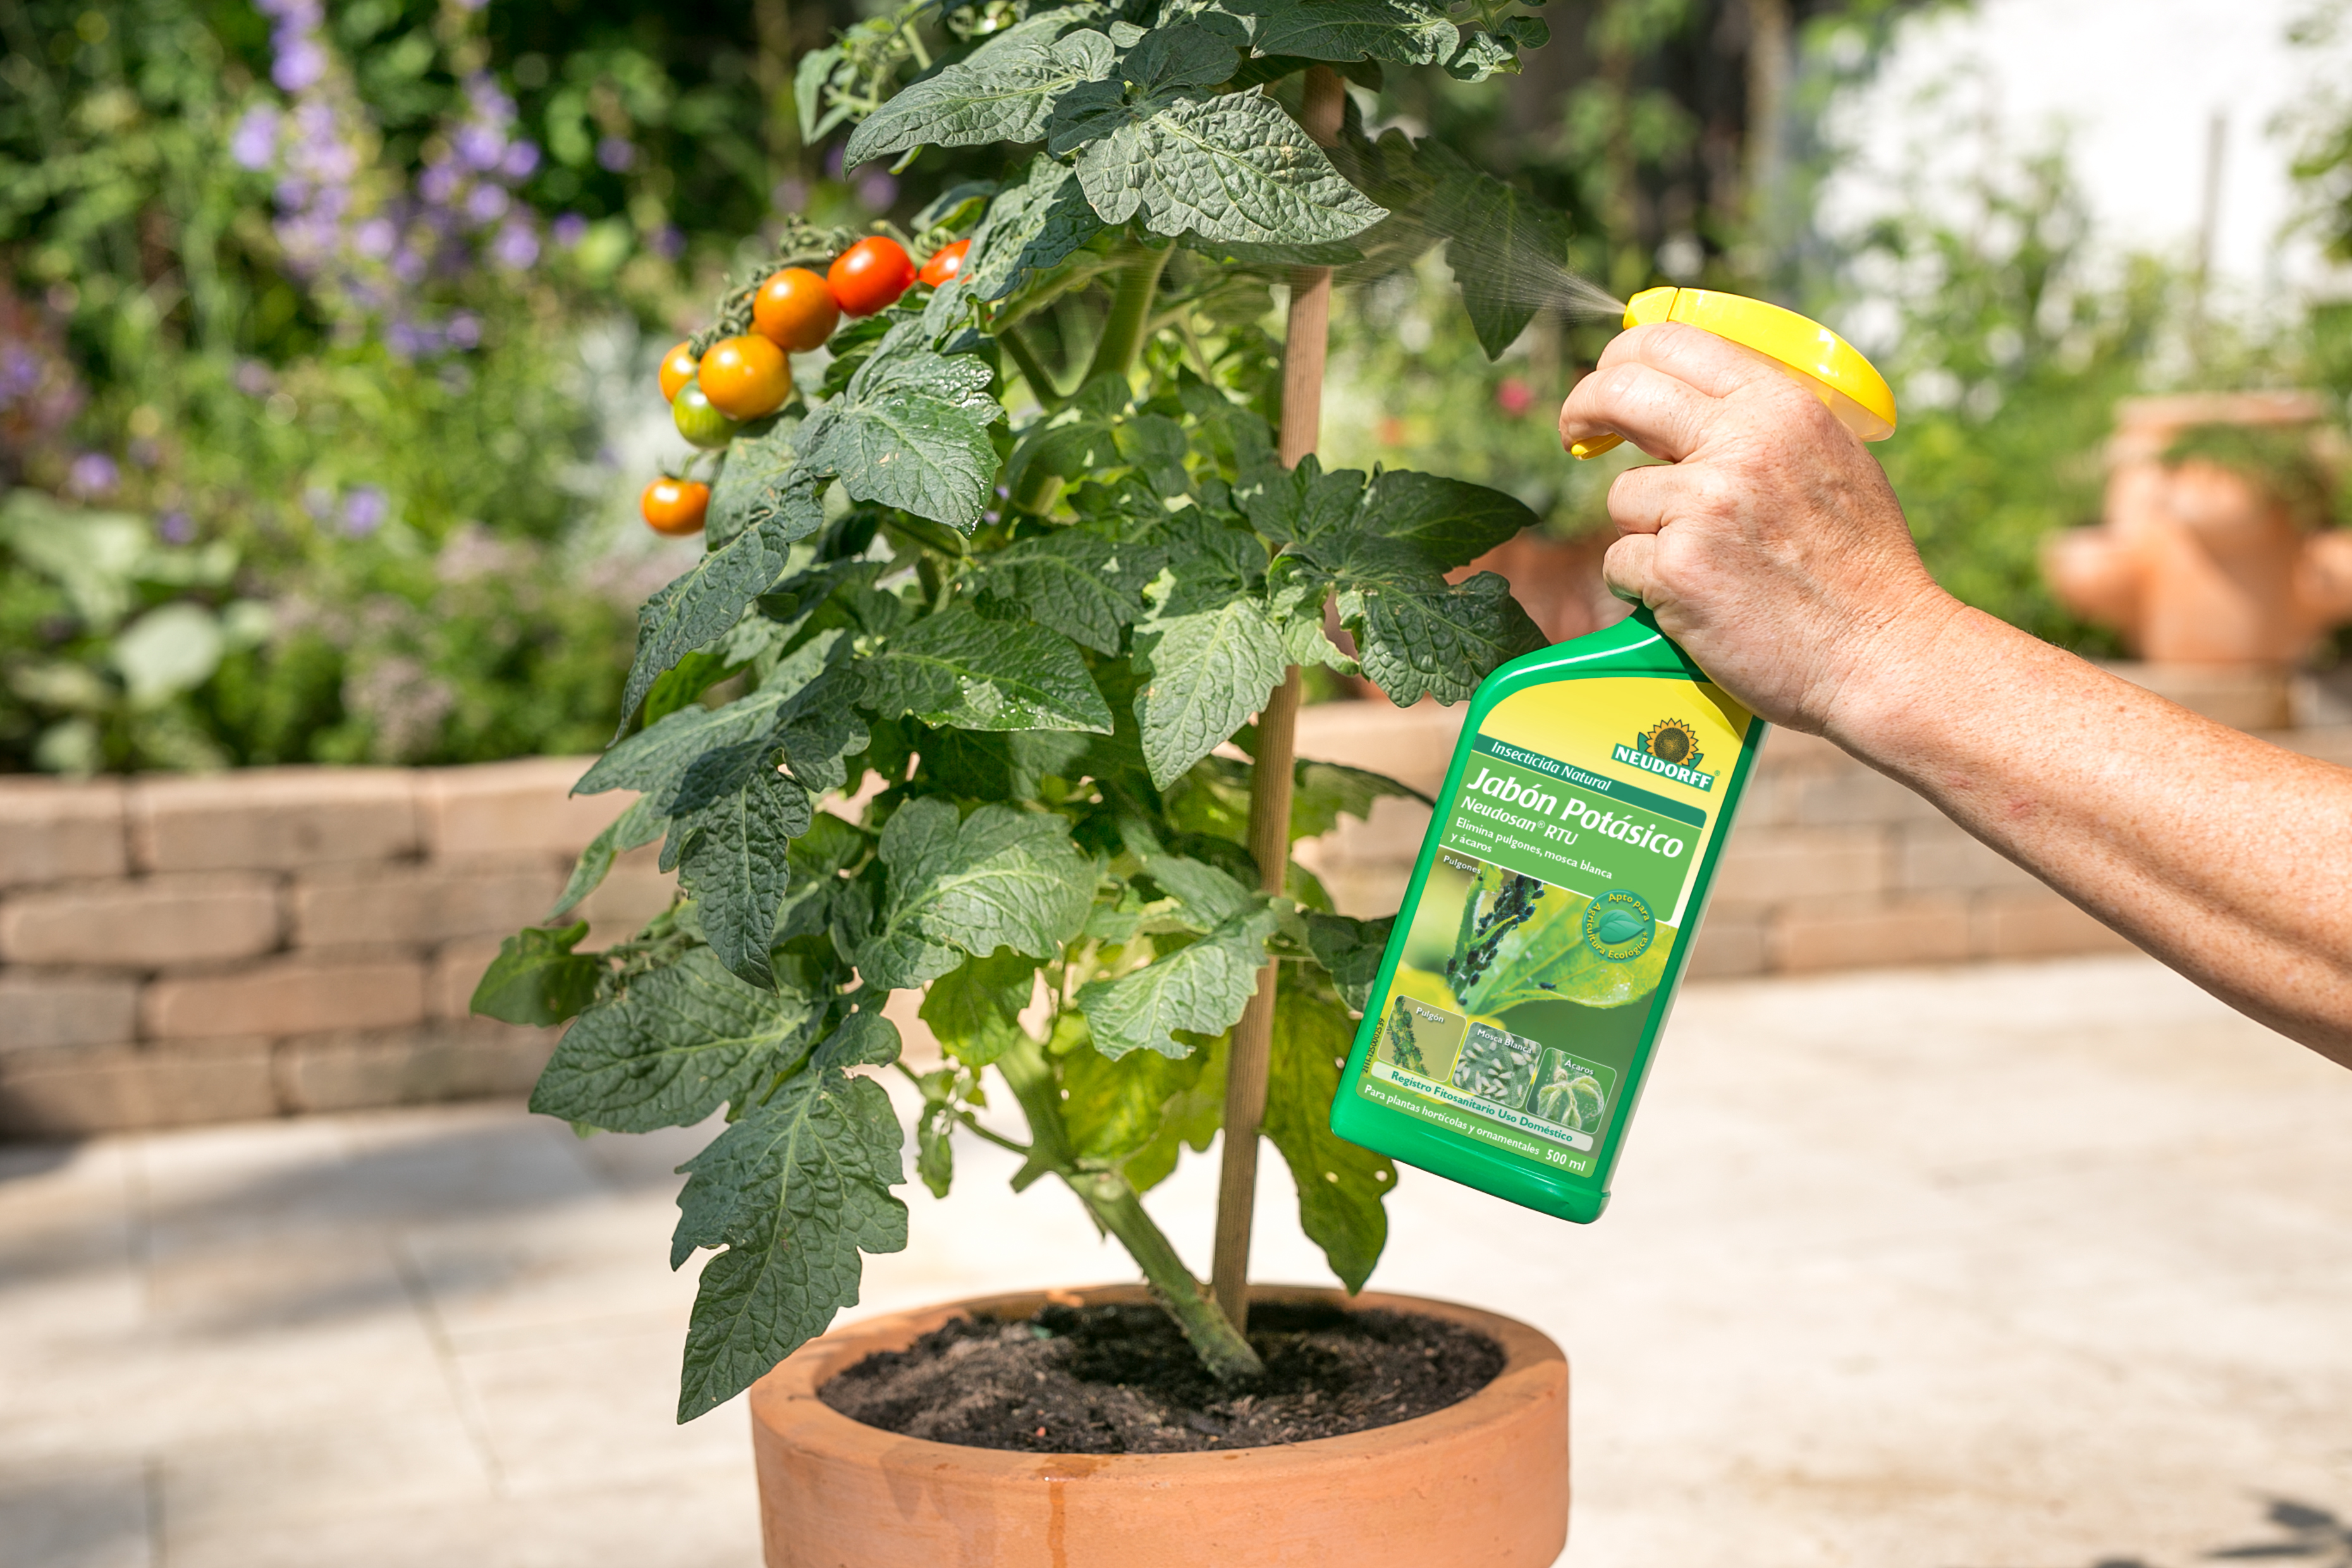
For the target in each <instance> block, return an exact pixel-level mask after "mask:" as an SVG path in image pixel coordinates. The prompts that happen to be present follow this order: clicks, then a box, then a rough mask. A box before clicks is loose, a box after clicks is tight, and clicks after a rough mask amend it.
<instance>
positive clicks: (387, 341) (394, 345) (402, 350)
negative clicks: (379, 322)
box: [383, 321, 433, 359]
mask: <svg viewBox="0 0 2352 1568" xmlns="http://www.w3.org/2000/svg"><path fill="white" fill-rule="evenodd" d="M383 346H384V347H385V348H387V349H389V350H391V351H392V355H393V357H394V359H417V358H420V357H422V356H423V355H425V354H426V353H431V352H432V349H433V340H432V339H431V338H430V337H428V336H426V335H425V331H424V329H422V328H421V327H419V326H417V325H416V324H415V322H414V321H394V322H393V323H392V325H390V326H389V327H386V328H385V329H384V331H383Z"/></svg>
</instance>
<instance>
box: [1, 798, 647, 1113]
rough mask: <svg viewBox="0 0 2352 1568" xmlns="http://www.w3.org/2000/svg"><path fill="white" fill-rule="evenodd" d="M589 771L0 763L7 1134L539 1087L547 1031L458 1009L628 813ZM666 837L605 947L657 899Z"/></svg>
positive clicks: (624, 900) (611, 923) (600, 933)
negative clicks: (581, 785) (109, 772)
mask: <svg viewBox="0 0 2352 1568" xmlns="http://www.w3.org/2000/svg"><path fill="white" fill-rule="evenodd" d="M584 766H585V763H584V761H583V759H579V758H565V757H550V758H534V759H530V760H528V761H523V762H515V763H491V764H488V765H485V766H480V767H468V768H442V769H418V770H405V769H391V768H384V769H376V768H351V769H339V768H270V769H257V770H253V771H249V772H245V773H225V774H218V775H213V776H207V777H202V778H171V777H161V778H141V779H135V780H131V781H121V780H112V779H100V780H93V781H89V782H86V783H68V782H66V781H61V780H53V779H33V778H6V779H0V1134H15V1135H26V1134H43V1133H60V1132H74V1131H88V1130H95V1129H100V1128H121V1127H145V1126H162V1125H170V1124H174V1123H183V1122H198V1121H234V1120H239V1119H244V1118H249V1117H258V1116H272V1115H283V1114H289V1113H294V1112H299V1111H306V1110H347V1109H352V1108H355V1107H360V1106H372V1105H393V1104H401V1103H405V1102H410V1101H417V1100H445V1099H455V1098H461V1097H464V1096H467V1095H479V1094H507V1093H517V1092H520V1091H521V1090H523V1089H527V1088H528V1087H529V1086H530V1081H531V1079H533V1077H535V1076H536V1075H537V1073H538V1070H539V1067H540V1064H541V1062H542V1061H544V1060H545V1059H546V1057H547V1053H548V1050H549V1049H550V1048H551V1045H552V1043H553V1042H552V1032H551V1031H546V1030H537V1029H519V1028H514V1027H510V1026H507V1025H502V1024H497V1023H493V1022H490V1021H489V1020H487V1019H478V1018H470V1017H468V1016H467V1012H466V1005H467V1000H468V999H469V998H470V997H471V995H472V993H473V988H474V983H475V982H476V980H478V978H479V977H480V975H481V972H482V969H483V966H484V965H485V964H487V963H488V962H489V959H490V957H491V955H492V954H494V953H496V952H497V951H498V944H499V937H500V936H502V935H504V934H506V933H508V932H509V931H513V930H514V929H515V928H516V927H518V926H520V925H523V924H527V923H529V922H530V921H536V920H538V919H540V918H541V917H542V916H544V915H545V914H546V912H547V909H548V906H549V905H550V904H551V903H553V902H554V900H555V896H556V894H557V892H558V891H559V890H560V889H562V886H563V879H564V878H565V876H566V875H567V874H568V873H569V871H570V869H571V866H572V858H573V857H574V856H576V855H577V854H578V853H579V851H580V849H581V847H583V845H585V844H586V843H587V841H588V840H589V839H590V838H592V837H594V836H595V835H596V833H597V832H598V831H599V830H600V829H602V828H603V827H604V825H605V823H607V822H608V821H610V820H611V819H612V818H613V816H615V815H616V814H617V813H618V812H619V811H620V809H621V808H622V807H623V806H625V805H626V804H627V803H628V800H629V798H630V797H629V796H627V795H598V796H593V797H587V798H581V799H571V798H567V795H566V792H567V791H569V790H570V788H571V786H572V782H573V781H574V780H575V779H577V778H578V777H579V776H580V773H581V772H582V770H583V767H584ZM654 853H655V851H654V850H652V849H651V848H647V849H646V850H642V851H639V852H637V853H636V854H635V855H632V856H629V857H626V858H624V859H623V860H622V861H621V862H620V864H618V865H617V866H615V867H614V871H613V874H612V876H611V878H610V879H608V880H607V881H606V882H605V884H604V887H603V888H602V889H598V891H597V892H596V894H595V895H594V896H593V898H591V899H590V900H589V901H588V904H587V906H586V908H585V909H584V910H583V913H584V914H585V916H586V917H587V918H588V919H589V921H591V924H592V928H593V930H592V934H591V938H590V940H591V941H592V942H595V941H607V940H611V939H612V938H614V937H615V936H620V935H624V934H625V933H626V932H627V931H631V930H634V929H635V927H636V926H637V925H639V924H641V923H642V922H643V921H645V920H646V919H647V918H648V917H649V916H651V915H652V914H653V913H655V912H656V911H657V910H661V909H663V908H665V907H667V904H668V902H669V897H670V888H669V883H670V879H669V878H667V877H665V876H663V875H661V874H660V873H659V872H658V871H657V870H656V868H654V866H653V864H652V859H651V857H652V856H653V854H654Z"/></svg>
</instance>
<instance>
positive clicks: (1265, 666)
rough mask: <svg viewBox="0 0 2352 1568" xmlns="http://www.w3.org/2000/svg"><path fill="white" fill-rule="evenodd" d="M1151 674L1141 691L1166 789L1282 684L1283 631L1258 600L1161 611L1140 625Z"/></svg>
mask: <svg viewBox="0 0 2352 1568" xmlns="http://www.w3.org/2000/svg"><path fill="white" fill-rule="evenodd" d="M1136 652H1137V658H1138V662H1139V664H1142V665H1144V666H1146V667H1147V668H1148V669H1149V671H1150V679H1149V680H1148V681H1147V682H1146V683H1145V684H1144V686H1143V687H1142V688H1141V689H1139V691H1138V692H1137V693H1136V699H1135V716H1136V718H1137V720H1138V721H1139V722H1140V723H1141V724H1142V726H1143V754H1144V757H1145V759H1146V761H1147V762H1148V763H1150V768H1151V782H1152V783H1153V784H1156V785H1158V786H1159V787H1160V788H1161V789H1165V788H1167V787H1168V786H1169V785H1170V784H1172V783H1174V782H1175V781H1176V780H1177V779H1179V778H1181V777H1182V776H1183V774H1184V773H1185V772H1186V770H1188V769H1190V768H1191V767H1192V764H1193V763H1197V762H1199V761H1200V760H1201V759H1202V757H1205V756H1207V755H1208V754H1209V753H1210V752H1212V751H1214V750H1215V749H1216V748H1217V747H1218V746H1220V745H1222V744H1223V743H1224V742H1225V741H1226V740H1227V739H1228V738H1230V737H1231V736H1232V734H1233V732H1234V731H1235V730H1238V729H1240V728H1241V726H1242V724H1243V723H1244V721H1246V720H1247V719H1248V718H1249V716H1250V715H1251V714H1253V713H1255V712H1256V711H1257V710H1259V709H1260V708H1262V707H1264V706H1265V700H1266V698H1267V697H1268V696H1269V695H1271V694H1272V693H1273V690H1274V689H1275V688H1276V686H1277V685H1279V684H1281V681H1282V678H1283V674H1284V671H1285V669H1286V668H1287V664H1288V661H1287V659H1286V657H1285V654H1286V650H1285V648H1284V646H1283V641H1282V636H1281V633H1280V632H1279V631H1277V630H1276V627H1275V625H1274V622H1273V621H1272V620H1270V619H1268V618H1267V616H1266V613H1265V607H1264V606H1263V605H1260V604H1259V603H1258V601H1257V600H1256V599H1255V598H1252V597H1248V596H1236V597H1234V598H1232V599H1229V600H1227V601H1226V602H1225V603H1224V604H1222V605H1217V606H1216V607H1214V608H1213V609H1202V610H1196V611H1194V612H1192V614H1189V615H1178V616H1168V617H1161V616H1158V615H1156V614H1155V616H1153V617H1152V618H1151V619H1150V620H1147V621H1145V622H1144V623H1143V624H1142V625H1141V626H1139V627H1138V628H1137V631H1136Z"/></svg>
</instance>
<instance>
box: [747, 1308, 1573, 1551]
mask: <svg viewBox="0 0 2352 1568" xmlns="http://www.w3.org/2000/svg"><path fill="white" fill-rule="evenodd" d="M1252 1298H1253V1300H1257V1301H1263V1302H1277V1301H1280V1302H1297V1303H1301V1304H1310V1303H1311V1304H1316V1305H1327V1306H1346V1307H1354V1308H1387V1309H1389V1310H1392V1311H1401V1312H1417V1313H1421V1314H1423V1315H1425V1316H1428V1317H1434V1318H1443V1319H1445V1320H1447V1321H1452V1322H1456V1323H1461V1324H1464V1325H1465V1326H1467V1327H1469V1328H1473V1329H1475V1330H1477V1331H1479V1332H1480V1333H1483V1334H1485V1335H1486V1336H1487V1337H1488V1338H1489V1339H1491V1340H1493V1341H1494V1342H1496V1344H1498V1345H1500V1346H1501V1347H1502V1349H1503V1357H1504V1360H1503V1370H1502V1372H1501V1373H1499V1374H1498V1375H1497V1376H1496V1379H1495V1381H1494V1382H1493V1383H1490V1384H1487V1385H1486V1387H1485V1388H1483V1389H1481V1390H1479V1391H1478V1392H1477V1393H1476V1394H1472V1395H1471V1396H1470V1397H1469V1398H1467V1399H1465V1400H1463V1401H1462V1402H1461V1403H1460V1404H1458V1405H1449V1406H1447V1407H1446V1408H1445V1409H1444V1410H1439V1411H1435V1412H1433V1413H1432V1414H1430V1415H1423V1416H1421V1417H1420V1418H1418V1419H1416V1420H1412V1421H1403V1422H1399V1423H1398V1424H1397V1425H1395V1426H1381V1427H1375V1428H1373V1429H1372V1430H1370V1431H1368V1432H1357V1433H1352V1434H1350V1435H1349V1436H1344V1437H1325V1438H1319V1439H1318V1440H1316V1441H1314V1442H1308V1443H1293V1444H1287V1445H1284V1446H1281V1447H1265V1448H1237V1449H1234V1450H1233V1451H1232V1452H1229V1453H1211V1454H1121V1455H1092V1454H1025V1453H1013V1452H1010V1451H1006V1450H1002V1449H994V1448H971V1447H962V1446H961V1445H957V1444H950V1443H933V1442H928V1441H925V1440H923V1439H920V1438H916V1437H902V1436H898V1435H897V1434H895V1433H891V1432H885V1431H883V1430H881V1429H880V1428H878V1427H874V1426H865V1425H862V1424H861V1423H858V1422H856V1421H852V1420H851V1419H850V1418H849V1417H847V1416H846V1415H841V1414H839V1413H838V1412H836V1411H835V1410H833V1409H832V1408H830V1407H829V1406H827V1405H825V1404H824V1402H823V1401H822V1400H820V1399H819V1398H818V1397H817V1390H818V1389H820V1388H821V1387H823V1386H824V1383H825V1381H826V1380H827V1379H829V1378H831V1377H833V1376H834V1375H835V1373H840V1372H842V1371H844V1370H845V1369H846V1368H848V1367H850V1366H852V1365H854V1364H856V1363H858V1362H860V1361H862V1360H864V1359H865V1358H866V1357H867V1356H869V1355H872V1354H874V1353H876V1352H880V1351H895V1350H904V1349H905V1348H906V1347H907V1346H908V1345H909V1344H911V1343H913V1342H915V1340H917V1339H918V1338H919V1337H920V1336H922V1335H923V1334H926V1333H929V1331H931V1330H933V1329H936V1328H938V1327H940V1325H941V1324H943V1323H946V1322H948V1321H950V1320H951V1319H954V1318H957V1317H962V1316H971V1317H975V1318H1002V1319H1018V1318H1025V1317H1027V1316H1029V1315H1030V1314H1031V1313H1033V1312H1034V1311H1036V1310H1038V1309H1039V1308H1040V1307H1043V1306H1045V1304H1046V1302H1047V1300H1048V1299H1049V1298H1048V1297H1047V1295H1045V1293H1042V1292H1031V1293H1025V1294H1019V1295H1007V1296H986V1297H979V1298H975V1299H973V1300H967V1301H953V1302H950V1303H948V1304H946V1305H944V1306H940V1307H932V1308H929V1309H927V1310H922V1311H918V1312H900V1313H897V1314H895V1315H892V1316H889V1317H884V1318H877V1319H873V1320H870V1321H866V1322H862V1323H856V1324H852V1325H851V1326H849V1327H847V1328H842V1329H836V1330H835V1331H833V1332H832V1333H829V1334H827V1335H825V1336H824V1338H823V1339H820V1340H817V1341H814V1342H812V1343H810V1344H808V1345H806V1346H804V1347H803V1348H802V1350H801V1351H800V1352H798V1353H796V1354H794V1355H793V1357H792V1358H791V1359H790V1360H788V1361H786V1362H785V1363H783V1364H782V1366H779V1367H778V1368H776V1370H775V1371H773V1372H772V1373H769V1374H768V1375H767V1376H766V1377H764V1378H762V1379H761V1380H760V1382H759V1383H758V1384H755V1385H754V1386H753V1387H752V1389H751V1441H752V1447H753V1451H754V1453H755V1455H756V1458H757V1460H758V1465H759V1475H760V1519H761V1535H762V1537H763V1539H764V1541H765V1543H766V1557H767V1563H768V1568H1169V1565H1171V1564H1178V1563H1197V1564H1201V1565H1202V1568H1276V1565H1277V1564H1278V1565H1280V1568H1452V1565H1456V1564H1458V1565H1460V1568H1549V1564H1550V1563H1552V1562H1553V1561H1554V1560H1555V1559H1557V1558H1558V1557H1559V1552H1560V1550H1561V1548H1562V1547H1564V1546H1565V1545H1566V1544H1567V1542H1568V1359H1567V1358H1566V1357H1565V1356H1563V1355H1562V1354H1561V1353H1560V1351H1559V1346H1558V1345H1555V1344H1553V1343H1552V1342H1551V1341H1550V1340H1549V1339H1547V1338H1546V1337H1545V1336H1543V1335H1542V1334H1540V1333H1538V1332H1537V1331H1535V1330H1533V1329H1531V1328H1529V1327H1528V1326H1527V1325H1526V1324H1525V1323H1520V1322H1516V1321H1513V1320H1511V1319H1509V1318H1502V1317H1496V1315H1494V1314H1493V1313H1491V1312H1481V1311H1478V1310H1475V1309H1473V1308H1469V1307H1458V1306H1454V1305H1453V1304H1451V1303H1448V1302H1444V1301H1428V1300H1422V1299H1421V1298H1419V1297H1415V1296H1387V1295H1381V1294H1377V1293H1371V1292H1367V1293H1366V1294H1364V1295H1361V1296H1358V1297H1355V1298H1353V1299H1352V1300H1350V1299H1349V1298H1348V1297H1345V1296H1342V1295H1341V1294H1340V1293H1339V1291H1337V1290H1324V1289H1306V1288H1297V1287H1285V1286H1260V1287H1257V1288H1256V1289H1254V1290H1253V1292H1252ZM1050 1299H1051V1300H1054V1301H1056V1302H1060V1303H1063V1304H1066V1305H1069V1304H1078V1303H1082V1302H1083V1303H1091V1302H1110V1301H1125V1302H1132V1301H1141V1300H1146V1297H1145V1295H1144V1291H1143V1289H1142V1287H1140V1286H1138V1285H1117V1286H1108V1287H1098V1288H1097V1289H1087V1290H1076V1291H1055V1292H1053V1293H1052V1295H1051V1298H1050Z"/></svg>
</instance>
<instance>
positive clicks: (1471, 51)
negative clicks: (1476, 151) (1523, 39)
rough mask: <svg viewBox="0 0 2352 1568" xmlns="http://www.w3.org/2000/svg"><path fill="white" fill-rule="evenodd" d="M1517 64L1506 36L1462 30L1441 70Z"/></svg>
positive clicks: (1458, 74) (1480, 77)
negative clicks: (1457, 42)
mask: <svg viewBox="0 0 2352 1568" xmlns="http://www.w3.org/2000/svg"><path fill="white" fill-rule="evenodd" d="M1518 68H1519V56H1518V51H1517V49H1516V48H1514V47H1512V42H1511V40H1510V39H1509V38H1507V37H1503V36H1501V35H1500V34H1496V33H1479V32H1470V33H1465V34H1463V35H1462V44H1461V47H1459V48H1457V49H1455V50H1454V58H1452V59H1449V60H1447V61H1446V62H1445V74H1446V75H1448V76H1450V77H1454V78H1455V79H1459V80H1462V81H1485V80H1486V79H1487V78H1488V77H1490V76H1493V75H1494V74H1495V73H1496V71H1504V72H1507V73H1516V72H1517V70H1518ZM1488 353H1489V354H1492V353H1494V351H1493V350H1489V351H1488Z"/></svg>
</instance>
